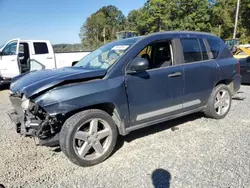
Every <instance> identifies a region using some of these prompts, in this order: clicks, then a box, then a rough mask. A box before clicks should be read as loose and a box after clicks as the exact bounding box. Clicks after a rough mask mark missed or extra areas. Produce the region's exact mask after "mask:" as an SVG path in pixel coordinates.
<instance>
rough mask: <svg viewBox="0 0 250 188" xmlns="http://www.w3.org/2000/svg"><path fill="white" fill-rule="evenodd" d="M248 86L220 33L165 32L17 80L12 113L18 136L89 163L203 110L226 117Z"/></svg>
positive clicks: (123, 42) (107, 47) (13, 87)
mask: <svg viewBox="0 0 250 188" xmlns="http://www.w3.org/2000/svg"><path fill="white" fill-rule="evenodd" d="M240 83H241V76H240V65H239V62H238V61H237V60H236V59H235V58H233V56H232V54H231V52H230V51H229V50H228V48H227V46H226V45H225V43H224V42H223V40H222V39H220V38H219V37H217V36H215V35H211V34H209V33H201V32H184V31H183V32H161V33H154V34H151V35H147V36H140V37H133V38H128V39H124V40H118V41H114V42H111V43H108V44H106V45H104V46H102V47H100V48H98V49H97V50H95V51H93V52H92V53H90V54H88V55H87V56H85V57H84V58H83V59H81V60H80V61H79V62H77V63H76V64H75V65H74V66H72V67H65V68H61V69H56V70H41V71H35V72H29V73H26V74H22V75H19V76H17V77H15V78H14V79H13V80H12V83H11V86H10V100H11V102H12V105H13V107H14V110H13V111H11V112H9V113H8V114H9V116H10V118H11V120H12V121H13V122H14V123H15V125H16V126H15V127H16V131H17V132H18V133H20V134H22V135H25V136H29V137H36V138H38V140H39V144H40V145H45V146H55V145H58V144H59V145H60V147H61V150H62V151H63V153H64V154H65V155H66V156H67V157H68V158H69V159H70V160H71V161H72V162H73V163H75V164H77V165H80V166H89V165H94V164H97V163H100V162H102V161H104V160H105V159H107V158H108V157H109V155H110V154H111V152H112V151H113V149H114V147H115V145H116V141H117V136H118V135H126V134H128V133H130V132H131V131H134V130H137V129H141V128H143V127H146V126H151V125H154V124H157V123H160V122H164V121H167V120H170V119H174V118H179V117H181V116H184V115H187V114H191V113H195V112H200V111H203V112H204V113H205V115H206V116H207V117H210V118H215V119H221V118H224V117H225V116H226V115H227V114H228V112H229V110H230V107H231V101H232V95H235V94H236V93H237V91H238V90H239V89H240Z"/></svg>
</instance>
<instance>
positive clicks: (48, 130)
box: [7, 96, 59, 147]
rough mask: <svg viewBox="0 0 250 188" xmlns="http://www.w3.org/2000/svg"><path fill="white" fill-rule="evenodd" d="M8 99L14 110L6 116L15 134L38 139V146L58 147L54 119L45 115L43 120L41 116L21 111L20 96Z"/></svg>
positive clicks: (57, 135) (57, 132)
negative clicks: (12, 124)
mask: <svg viewBox="0 0 250 188" xmlns="http://www.w3.org/2000/svg"><path fill="white" fill-rule="evenodd" d="M9 98H10V101H11V103H12V106H13V107H14V110H11V111H9V112H8V113H7V114H8V116H9V118H10V120H11V121H12V122H13V123H14V124H15V129H16V132H17V133H19V134H20V135H23V136H25V137H31V138H32V137H35V138H38V145H40V146H49V147H55V146H58V145H59V131H58V128H57V127H58V126H56V123H57V120H56V118H55V117H50V116H49V115H46V116H44V118H43V116H40V117H39V116H37V115H34V114H32V113H31V112H28V111H25V110H23V109H22V107H21V103H22V99H21V97H20V96H10V97H9ZM40 113H41V111H40Z"/></svg>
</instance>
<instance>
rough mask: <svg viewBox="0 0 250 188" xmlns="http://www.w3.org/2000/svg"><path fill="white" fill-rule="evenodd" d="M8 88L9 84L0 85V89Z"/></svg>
mask: <svg viewBox="0 0 250 188" xmlns="http://www.w3.org/2000/svg"><path fill="white" fill-rule="evenodd" d="M9 88H10V85H9V84H4V85H0V91H3V90H8V89H9Z"/></svg>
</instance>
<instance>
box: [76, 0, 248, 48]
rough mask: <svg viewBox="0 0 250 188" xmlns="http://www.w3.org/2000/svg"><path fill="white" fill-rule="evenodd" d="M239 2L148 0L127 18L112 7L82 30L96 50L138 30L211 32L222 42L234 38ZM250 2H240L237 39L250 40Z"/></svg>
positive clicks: (142, 32)
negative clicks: (119, 34)
mask: <svg viewBox="0 0 250 188" xmlns="http://www.w3.org/2000/svg"><path fill="white" fill-rule="evenodd" d="M236 4H237V0H213V1H212V0H147V1H146V3H145V4H144V6H143V7H141V8H139V9H137V10H132V11H130V12H129V14H128V16H127V17H125V15H124V14H123V13H122V11H121V10H119V9H118V8H117V7H115V6H113V5H109V6H104V7H102V8H100V9H99V10H98V11H97V12H95V13H93V14H92V15H90V16H89V17H88V18H87V20H86V21H85V23H84V24H83V25H82V27H81V29H80V34H79V36H80V38H81V40H82V44H83V47H84V49H86V50H94V49H96V48H97V47H99V46H101V45H103V44H104V43H107V42H110V41H113V40H115V39H116V32H117V31H122V30H129V31H136V32H137V33H138V35H146V34H149V33H153V32H158V31H170V30H187V31H203V32H210V33H214V34H216V35H218V36H220V37H221V38H223V39H230V38H232V37H233V30H234V21H235V13H236ZM249 21H250V1H249V0H241V1H240V11H239V22H238V27H237V35H236V37H237V38H240V40H241V42H242V43H248V42H249V41H250V24H249V23H250V22H249Z"/></svg>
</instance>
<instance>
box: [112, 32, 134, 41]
mask: <svg viewBox="0 0 250 188" xmlns="http://www.w3.org/2000/svg"><path fill="white" fill-rule="evenodd" d="M136 36H138V33H137V32H136V31H119V32H116V39H117V40H120V39H126V38H130V37H136Z"/></svg>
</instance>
